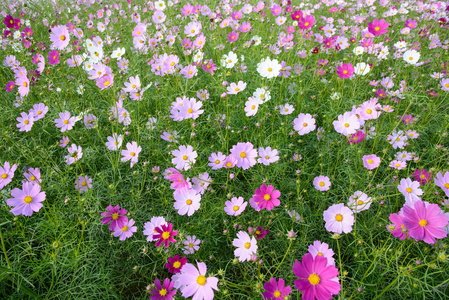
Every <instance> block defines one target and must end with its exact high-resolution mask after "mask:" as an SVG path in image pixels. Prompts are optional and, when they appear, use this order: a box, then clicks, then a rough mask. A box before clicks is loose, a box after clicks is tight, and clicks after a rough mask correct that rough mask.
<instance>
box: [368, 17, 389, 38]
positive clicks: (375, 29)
mask: <svg viewBox="0 0 449 300" xmlns="http://www.w3.org/2000/svg"><path fill="white" fill-rule="evenodd" d="M388 26H390V23H388V22H387V21H385V20H384V19H382V20H378V19H374V20H373V22H372V23H368V31H369V32H371V33H372V34H373V35H374V36H377V35H382V34H384V33H387V32H388V30H387V28H388Z"/></svg>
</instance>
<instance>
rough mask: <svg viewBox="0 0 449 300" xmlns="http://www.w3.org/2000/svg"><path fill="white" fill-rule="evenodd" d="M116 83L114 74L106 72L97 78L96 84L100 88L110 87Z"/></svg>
mask: <svg viewBox="0 0 449 300" xmlns="http://www.w3.org/2000/svg"><path fill="white" fill-rule="evenodd" d="M113 84H114V75H112V74H108V73H106V74H105V75H103V76H101V77H99V78H97V79H96V85H97V86H98V87H99V88H100V90H104V89H107V88H110V87H111V86H112V85H113Z"/></svg>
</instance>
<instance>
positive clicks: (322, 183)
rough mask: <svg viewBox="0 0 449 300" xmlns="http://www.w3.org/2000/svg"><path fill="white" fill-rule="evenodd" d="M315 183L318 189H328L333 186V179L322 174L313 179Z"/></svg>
mask: <svg viewBox="0 0 449 300" xmlns="http://www.w3.org/2000/svg"><path fill="white" fill-rule="evenodd" d="M313 185H314V186H315V188H316V189H317V190H318V191H321V192H323V191H328V190H329V189H330V187H331V181H330V180H329V177H327V176H323V175H320V176H317V177H315V178H314V179H313Z"/></svg>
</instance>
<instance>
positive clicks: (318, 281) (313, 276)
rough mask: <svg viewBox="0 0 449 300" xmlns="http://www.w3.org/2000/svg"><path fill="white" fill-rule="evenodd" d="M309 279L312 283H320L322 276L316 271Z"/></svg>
mask: <svg viewBox="0 0 449 300" xmlns="http://www.w3.org/2000/svg"><path fill="white" fill-rule="evenodd" d="M307 279H308V280H309V282H310V284H312V285H317V284H318V283H320V277H318V275H316V274H315V273H313V274H310V276H309V278H307Z"/></svg>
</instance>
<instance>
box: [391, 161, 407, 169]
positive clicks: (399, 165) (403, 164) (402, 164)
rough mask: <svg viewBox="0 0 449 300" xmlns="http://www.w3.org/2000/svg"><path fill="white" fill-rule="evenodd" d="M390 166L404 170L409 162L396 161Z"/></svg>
mask: <svg viewBox="0 0 449 300" xmlns="http://www.w3.org/2000/svg"><path fill="white" fill-rule="evenodd" d="M389 166H390V167H392V168H393V169H396V170H402V169H405V167H407V162H405V161H401V160H396V159H395V160H392V161H391V162H390V165H389Z"/></svg>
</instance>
